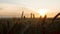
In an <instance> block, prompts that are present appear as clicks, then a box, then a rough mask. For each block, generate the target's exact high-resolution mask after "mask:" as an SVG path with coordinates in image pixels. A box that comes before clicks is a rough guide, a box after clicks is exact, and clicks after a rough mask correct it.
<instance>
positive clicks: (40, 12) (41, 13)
mask: <svg viewBox="0 0 60 34" xmlns="http://www.w3.org/2000/svg"><path fill="white" fill-rule="evenodd" d="M46 12H47V9H39V10H38V13H39V14H40V16H42V17H44V16H45V14H46Z"/></svg>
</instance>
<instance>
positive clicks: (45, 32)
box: [0, 18, 60, 34]
mask: <svg viewBox="0 0 60 34" xmlns="http://www.w3.org/2000/svg"><path fill="white" fill-rule="evenodd" d="M59 32H60V18H59V19H56V20H55V21H52V18H49V19H46V20H45V21H43V19H39V18H36V19H31V18H25V19H21V18H0V34H56V33H58V34H60V33H59Z"/></svg>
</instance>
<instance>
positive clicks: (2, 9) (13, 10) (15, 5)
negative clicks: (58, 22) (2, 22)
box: [0, 0, 60, 17]
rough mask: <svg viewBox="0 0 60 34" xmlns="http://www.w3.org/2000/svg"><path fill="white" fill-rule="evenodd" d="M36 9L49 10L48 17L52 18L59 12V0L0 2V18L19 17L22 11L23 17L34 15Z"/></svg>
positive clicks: (3, 0) (7, 0) (11, 0)
mask: <svg viewBox="0 0 60 34" xmlns="http://www.w3.org/2000/svg"><path fill="white" fill-rule="evenodd" d="M38 9H49V10H48V11H47V13H46V14H47V16H48V17H54V16H55V15H56V14H57V13H59V12H60V0H0V16H17V17H18V16H20V14H21V12H22V11H23V10H24V11H25V15H27V16H29V13H31V12H32V13H35V14H36V16H38V15H37V11H38Z"/></svg>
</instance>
